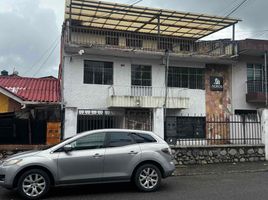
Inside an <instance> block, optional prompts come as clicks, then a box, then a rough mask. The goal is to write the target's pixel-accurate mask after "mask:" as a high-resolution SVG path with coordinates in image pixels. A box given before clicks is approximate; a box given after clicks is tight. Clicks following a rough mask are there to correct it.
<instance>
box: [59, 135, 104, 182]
mask: <svg viewBox="0 0 268 200" xmlns="http://www.w3.org/2000/svg"><path fill="white" fill-rule="evenodd" d="M105 135H106V134H105V133H101V132H100V133H94V134H89V135H87V136H83V137H81V138H78V139H77V140H75V141H73V142H71V143H70V144H71V146H72V147H73V149H72V150H71V151H70V152H67V153H66V152H60V153H59V157H58V175H59V181H60V183H62V184H68V183H80V182H88V181H98V180H100V179H101V178H102V174H103V161H104V153H105V147H104V141H105Z"/></svg>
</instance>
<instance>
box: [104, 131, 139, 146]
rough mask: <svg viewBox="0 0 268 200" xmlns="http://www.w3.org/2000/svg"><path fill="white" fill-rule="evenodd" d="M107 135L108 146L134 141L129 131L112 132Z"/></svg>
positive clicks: (122, 144) (127, 143) (124, 144)
mask: <svg viewBox="0 0 268 200" xmlns="http://www.w3.org/2000/svg"><path fill="white" fill-rule="evenodd" d="M109 135H110V137H109V138H110V139H109V142H108V147H121V146H126V145H130V144H134V143H135V142H134V140H133V138H132V137H131V134H130V133H126V132H114V133H109Z"/></svg>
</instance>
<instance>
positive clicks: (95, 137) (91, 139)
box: [71, 133, 105, 150]
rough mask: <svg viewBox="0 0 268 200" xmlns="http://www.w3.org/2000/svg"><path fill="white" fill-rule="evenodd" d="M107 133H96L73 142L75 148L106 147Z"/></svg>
mask: <svg viewBox="0 0 268 200" xmlns="http://www.w3.org/2000/svg"><path fill="white" fill-rule="evenodd" d="M104 141H105V133H94V134H90V135H87V136H84V137H82V138H79V139H77V140H76V141H74V142H72V143H71V146H72V147H73V149H74V150H86V149H99V148H103V147H104Z"/></svg>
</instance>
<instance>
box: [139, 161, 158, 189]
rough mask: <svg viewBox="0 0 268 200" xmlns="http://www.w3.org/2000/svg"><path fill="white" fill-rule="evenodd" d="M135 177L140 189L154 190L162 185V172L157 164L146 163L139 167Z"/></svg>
mask: <svg viewBox="0 0 268 200" xmlns="http://www.w3.org/2000/svg"><path fill="white" fill-rule="evenodd" d="M134 178H135V184H136V186H137V187H138V189H140V190H141V191H144V192H152V191H155V190H157V189H158V188H159V186H160V183H161V172H160V170H159V169H158V167H156V166H155V165H153V164H145V165H142V166H141V167H139V168H138V169H137V171H136V173H135V177H134Z"/></svg>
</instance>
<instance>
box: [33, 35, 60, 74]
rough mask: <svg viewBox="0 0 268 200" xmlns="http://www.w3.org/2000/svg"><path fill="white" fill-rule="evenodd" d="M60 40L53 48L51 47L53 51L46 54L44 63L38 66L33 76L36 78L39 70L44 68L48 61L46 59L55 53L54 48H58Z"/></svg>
mask: <svg viewBox="0 0 268 200" xmlns="http://www.w3.org/2000/svg"><path fill="white" fill-rule="evenodd" d="M59 42H60V40H58V42H57V43H56V44H55V46H54V47H53V49H51V51H50V53H49V54H48V56H47V58H46V59H45V60H44V62H43V63H42V64H41V65H40V66H39V68H38V69H37V71H36V72H35V73H34V75H33V76H36V75H37V74H38V73H39V72H40V70H41V69H42V67H44V65H45V64H46V62H47V61H48V59H49V58H50V57H51V55H52V53H53V52H54V51H55V49H56V47H57V46H58V44H59Z"/></svg>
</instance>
